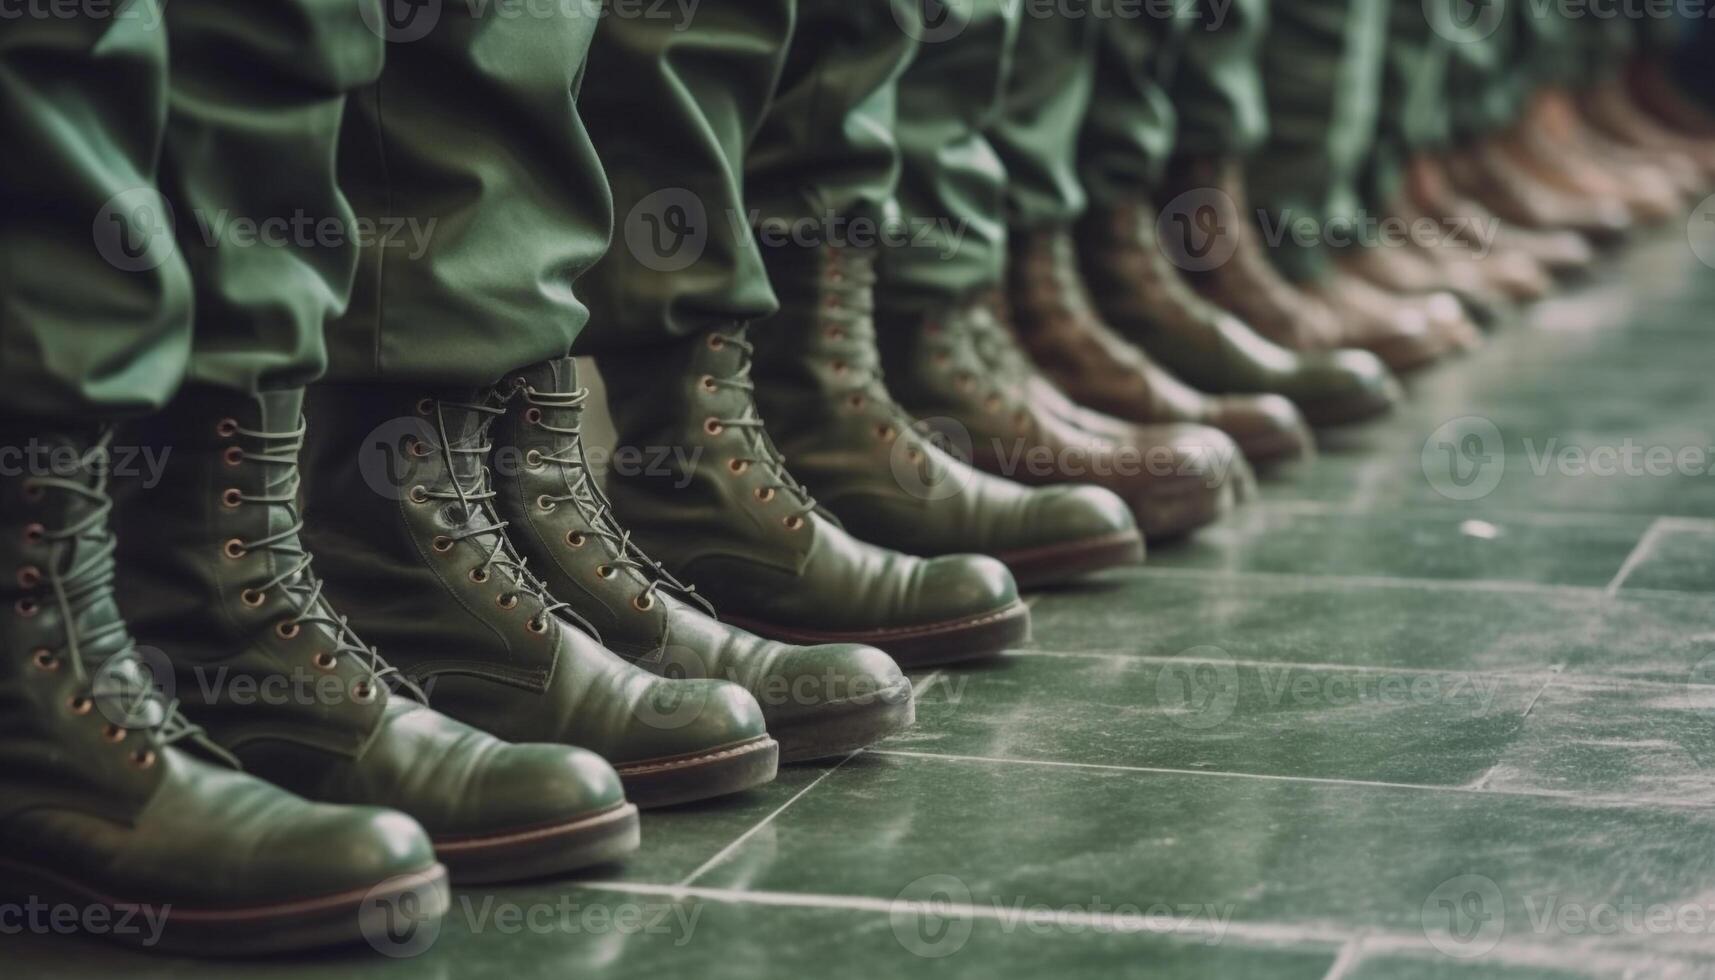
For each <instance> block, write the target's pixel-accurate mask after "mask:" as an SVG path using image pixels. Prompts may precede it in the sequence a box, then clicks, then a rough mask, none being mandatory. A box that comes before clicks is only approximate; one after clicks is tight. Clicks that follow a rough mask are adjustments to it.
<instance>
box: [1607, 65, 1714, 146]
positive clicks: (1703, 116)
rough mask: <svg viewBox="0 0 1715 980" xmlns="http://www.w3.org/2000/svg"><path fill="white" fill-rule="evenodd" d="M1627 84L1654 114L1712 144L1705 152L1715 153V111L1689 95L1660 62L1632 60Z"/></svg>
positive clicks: (1684, 133) (1694, 138)
mask: <svg viewBox="0 0 1715 980" xmlns="http://www.w3.org/2000/svg"><path fill="white" fill-rule="evenodd" d="M1626 84H1627V87H1628V88H1629V89H1630V91H1631V94H1632V96H1633V98H1634V99H1635V100H1636V101H1637V103H1638V104H1639V105H1641V106H1643V107H1644V109H1645V110H1647V111H1648V112H1649V113H1650V114H1651V116H1652V117H1654V118H1655V119H1656V120H1658V121H1660V122H1662V123H1664V124H1665V125H1666V126H1667V127H1668V128H1669V129H1671V130H1673V131H1674V132H1676V133H1678V134H1680V135H1681V136H1683V137H1685V138H1686V139H1689V140H1691V141H1693V142H1695V143H1697V144H1699V145H1700V146H1704V147H1709V149H1708V150H1707V151H1706V152H1715V110H1711V109H1710V108H1708V107H1707V106H1705V105H1703V104H1702V103H1699V102H1694V101H1692V100H1691V99H1689V98H1687V97H1686V95H1685V92H1684V91H1682V90H1681V89H1680V87H1679V85H1678V83H1676V82H1674V80H1673V79H1672V78H1670V77H1669V76H1668V73H1667V69H1666V68H1665V67H1664V66H1663V65H1662V64H1661V63H1660V62H1656V61H1647V60H1643V59H1639V60H1638V61H1635V62H1633V63H1632V64H1631V65H1630V66H1629V67H1628V68H1627V69H1626Z"/></svg>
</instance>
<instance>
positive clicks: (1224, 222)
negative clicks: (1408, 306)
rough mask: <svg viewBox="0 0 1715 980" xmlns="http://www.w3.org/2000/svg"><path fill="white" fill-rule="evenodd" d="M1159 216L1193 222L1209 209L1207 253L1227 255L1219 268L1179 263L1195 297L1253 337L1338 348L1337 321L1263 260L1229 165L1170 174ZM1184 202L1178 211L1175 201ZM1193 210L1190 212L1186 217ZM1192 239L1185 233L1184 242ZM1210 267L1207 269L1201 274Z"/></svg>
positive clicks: (1196, 164) (1190, 162)
mask: <svg viewBox="0 0 1715 980" xmlns="http://www.w3.org/2000/svg"><path fill="white" fill-rule="evenodd" d="M1168 186H1169V188H1170V190H1169V191H1168V193H1167V195H1165V196H1164V198H1163V200H1165V201H1166V202H1167V203H1166V204H1165V205H1164V206H1163V210H1166V211H1168V212H1169V215H1170V217H1172V218H1173V219H1174V220H1180V219H1182V218H1183V219H1188V220H1193V221H1195V220H1197V214H1196V213H1195V212H1204V211H1207V210H1209V209H1212V211H1213V213H1212V214H1210V215H1209V217H1210V218H1211V219H1212V220H1211V221H1210V224H1209V227H1210V229H1211V232H1210V233H1211V234H1212V235H1214V236H1218V237H1217V239H1216V240H1213V241H1210V242H1208V243H1205V246H1204V247H1206V248H1218V249H1219V250H1220V251H1219V252H1215V253H1210V254H1211V256H1218V255H1219V254H1223V253H1226V252H1227V251H1228V250H1230V251H1231V256H1230V257H1229V258H1227V259H1226V261H1224V262H1218V261H1213V258H1211V259H1210V260H1209V261H1207V262H1203V261H1194V259H1195V257H1194V256H1188V257H1187V258H1190V259H1193V261H1186V262H1182V263H1181V265H1182V267H1183V268H1186V269H1188V270H1195V271H1190V272H1189V273H1188V275H1187V277H1186V278H1187V279H1189V280H1190V282H1191V284H1192V285H1193V286H1195V287H1196V288H1197V289H1198V291H1199V292H1201V293H1202V294H1203V295H1204V296H1207V297H1208V298H1209V299H1210V300H1212V301H1213V302H1215V303H1216V304H1217V305H1219V306H1221V307H1222V308H1224V309H1226V310H1228V311H1230V312H1232V313H1233V314H1234V315H1236V316H1237V317H1239V319H1241V320H1243V321H1245V322H1246V323H1248V324H1250V326H1251V327H1252V328H1253V329H1255V330H1256V332H1257V333H1260V334H1262V335H1263V336H1264V337H1267V338H1268V339H1269V340H1272V341H1274V342H1275V343H1277V344H1279V345H1281V346H1282V347H1288V348H1291V349H1293V350H1324V349H1327V348H1330V347H1335V346H1338V344H1337V343H1336V340H1337V339H1338V338H1339V336H1340V331H1341V327H1340V318H1339V316H1338V315H1337V314H1335V312H1334V311H1333V310H1331V309H1329V308H1328V306H1327V305H1326V304H1325V303H1322V302H1320V301H1318V300H1317V299H1316V298H1315V297H1313V296H1309V295H1307V294H1305V293H1304V292H1303V291H1301V290H1299V289H1298V288H1297V287H1296V286H1294V285H1293V284H1292V283H1290V282H1288V281H1287V280H1286V278H1285V277H1283V276H1282V275H1281V274H1280V272H1279V270H1277V269H1276V268H1275V267H1274V263H1273V262H1272V261H1270V259H1269V257H1268V247H1267V245H1265V244H1264V243H1263V241H1262V237H1261V236H1260V235H1258V234H1257V230H1256V226H1255V225H1254V224H1253V223H1252V221H1251V215H1252V214H1254V213H1255V212H1254V211H1253V210H1252V209H1251V207H1250V205H1249V203H1248V201H1247V198H1246V194H1245V187H1244V177H1243V174H1242V172H1241V170H1240V168H1239V165H1238V164H1237V163H1236V162H1234V161H1230V160H1213V159H1185V160H1181V161H1179V163H1178V164H1177V166H1176V167H1175V168H1174V174H1173V178H1172V179H1171V180H1170V182H1169V185H1168ZM1176 200H1177V201H1181V202H1185V203H1182V204H1175V203H1174V202H1175V201H1176ZM1187 205H1190V210H1186V208H1187ZM1189 235H1190V233H1189V232H1188V233H1187V237H1189ZM1205 266H1207V267H1205Z"/></svg>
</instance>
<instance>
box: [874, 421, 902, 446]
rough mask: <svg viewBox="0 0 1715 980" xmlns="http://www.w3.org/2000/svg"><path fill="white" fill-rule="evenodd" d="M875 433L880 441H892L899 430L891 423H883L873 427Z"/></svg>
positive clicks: (896, 436)
mask: <svg viewBox="0 0 1715 980" xmlns="http://www.w3.org/2000/svg"><path fill="white" fill-rule="evenodd" d="M875 434H876V436H877V437H878V438H880V439H881V441H882V442H892V441H893V440H894V439H896V438H898V437H899V430H898V429H895V428H894V427H893V426H891V425H888V424H886V423H883V424H881V425H878V426H876V427H875Z"/></svg>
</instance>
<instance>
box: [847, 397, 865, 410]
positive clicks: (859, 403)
mask: <svg viewBox="0 0 1715 980" xmlns="http://www.w3.org/2000/svg"><path fill="white" fill-rule="evenodd" d="M846 404H847V405H850V406H851V407H852V408H853V409H854V410H856V409H861V408H863V407H864V406H865V405H867V404H869V399H868V398H865V397H864V396H863V395H852V396H851V397H850V398H847V399H846Z"/></svg>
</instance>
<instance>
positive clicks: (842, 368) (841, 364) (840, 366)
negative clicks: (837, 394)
mask: <svg viewBox="0 0 1715 980" xmlns="http://www.w3.org/2000/svg"><path fill="white" fill-rule="evenodd" d="M828 369H829V370H831V371H833V372H834V374H836V375H839V376H841V377H844V376H845V374H846V372H847V371H850V370H851V365H849V364H847V363H846V362H845V361H833V362H832V363H830V364H829V365H828Z"/></svg>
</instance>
